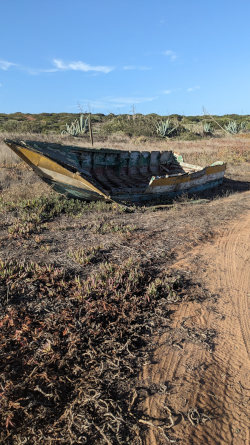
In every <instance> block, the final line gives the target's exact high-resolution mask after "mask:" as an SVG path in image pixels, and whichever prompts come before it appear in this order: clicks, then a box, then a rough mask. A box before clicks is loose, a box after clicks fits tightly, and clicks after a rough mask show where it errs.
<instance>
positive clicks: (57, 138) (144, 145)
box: [0, 133, 250, 165]
mask: <svg viewBox="0 0 250 445" xmlns="http://www.w3.org/2000/svg"><path fill="white" fill-rule="evenodd" d="M246 136H248V135H247V134H242V135H237V136H230V137H223V138H208V139H200V140H198V141H181V140H170V139H149V138H142V137H139V138H129V137H128V136H125V135H119V134H118V135H111V136H109V137H107V138H105V139H101V138H99V139H98V140H97V139H96V140H95V143H94V146H95V147H97V148H102V147H105V148H115V149H119V150H140V151H151V150H172V151H174V152H177V153H180V154H182V155H183V156H184V157H185V160H187V162H198V164H201V165H203V164H207V163H210V162H214V161H215V160H217V159H221V160H223V161H232V162H234V161H236V162H237V161H239V162H241V161H246V160H249V153H250V140H249V138H248V137H246ZM4 138H10V139H11V138H13V139H15V138H20V139H24V140H29V139H30V140H40V141H50V142H55V143H62V144H68V145H75V146H79V147H88V148H89V147H91V144H90V141H89V140H88V138H84V139H83V138H74V137H71V136H67V135H66V136H65V135H58V134H48V135H44V134H41V135H34V134H29V133H26V134H11V133H1V135H0V165H9V164H11V165H13V163H15V162H16V161H18V157H17V156H16V155H15V154H14V153H12V152H11V150H10V149H9V148H8V147H7V146H6V144H5V143H4Z"/></svg>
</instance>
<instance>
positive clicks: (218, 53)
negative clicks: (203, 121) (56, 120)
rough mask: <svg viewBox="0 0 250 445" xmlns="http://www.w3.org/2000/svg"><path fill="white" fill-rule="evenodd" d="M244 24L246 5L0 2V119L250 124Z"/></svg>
mask: <svg viewBox="0 0 250 445" xmlns="http://www.w3.org/2000/svg"><path fill="white" fill-rule="evenodd" d="M249 22H250V1H249V0H238V2H235V1H232V0H210V1H209V2H207V1H204V0H171V1H169V0H165V1H164V0H154V1H152V0H151V1H148V0H144V1H142V0H133V1H132V0H127V1H126V0H124V1H120V2H119V1H117V0H116V1H114V0H105V1H104V0H102V1H101V0H91V1H89V0H88V1H85V0H71V2H70V1H68V0H67V1H66V0H42V1H38V0H0V25H1V26H0V112H2V113H13V112H17V111H21V112H25V113H40V112H72V113H74V112H79V108H81V109H82V110H83V111H90V112H93V113H95V112H100V113H105V114H106V113H110V112H113V113H128V112H132V110H134V111H135V112H137V113H158V114H164V115H166V114H172V113H178V114H186V115H191V114H193V115H195V114H202V112H203V111H202V110H203V107H205V109H206V110H207V111H208V112H209V113H211V114H226V113H239V114H250V27H249Z"/></svg>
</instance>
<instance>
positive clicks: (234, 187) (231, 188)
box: [136, 178, 250, 207]
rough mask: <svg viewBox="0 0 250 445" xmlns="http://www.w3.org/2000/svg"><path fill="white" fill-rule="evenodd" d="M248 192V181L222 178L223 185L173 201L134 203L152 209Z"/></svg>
mask: <svg viewBox="0 0 250 445" xmlns="http://www.w3.org/2000/svg"><path fill="white" fill-rule="evenodd" d="M249 190H250V181H239V180H233V179H229V178H224V180H223V184H222V185H220V186H218V187H214V188H212V189H208V190H204V191H203V192H196V193H195V194H189V193H183V194H182V195H179V196H178V197H176V198H173V199H166V198H164V197H157V198H156V199H154V200H153V201H148V202H143V203H141V204H140V203H136V206H137V207H140V206H143V207H154V206H158V205H159V206H161V205H170V206H172V205H173V204H174V203H176V202H182V203H184V202H186V201H187V202H188V201H189V200H190V202H191V201H192V202H195V201H197V203H198V202H199V201H201V202H202V200H204V201H206V200H207V201H212V200H213V199H218V198H223V197H226V196H228V195H231V194H234V193H242V192H246V191H249Z"/></svg>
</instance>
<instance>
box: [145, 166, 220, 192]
mask: <svg viewBox="0 0 250 445" xmlns="http://www.w3.org/2000/svg"><path fill="white" fill-rule="evenodd" d="M225 169H226V166H225V164H224V165H214V166H209V167H206V168H205V169H204V170H200V171H199V173H200V174H201V176H204V177H208V176H209V175H211V174H214V173H220V172H223V171H225ZM196 178H197V176H196V173H194V174H193V175H192V174H188V173H186V174H184V175H179V176H166V177H161V178H154V179H153V181H152V182H151V184H150V187H159V186H164V185H178V184H184V183H186V182H190V181H193V180H195V179H196ZM208 180H209V179H208Z"/></svg>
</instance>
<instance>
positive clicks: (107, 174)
mask: <svg viewBox="0 0 250 445" xmlns="http://www.w3.org/2000/svg"><path fill="white" fill-rule="evenodd" d="M5 142H6V144H7V145H8V146H9V147H10V148H11V149H12V150H13V151H14V152H15V153H16V154H17V155H18V156H20V158H22V159H23V160H24V161H25V162H27V164H29V165H30V166H31V167H32V168H33V170H34V171H35V172H36V173H37V174H38V175H39V176H40V177H41V178H42V179H43V180H44V181H46V182H47V183H48V184H50V185H51V186H52V187H53V188H54V189H55V190H56V191H58V192H59V193H63V194H65V195H67V196H69V197H73V198H80V199H84V200H87V201H90V200H97V199H112V200H114V201H132V202H140V201H146V200H153V199H155V198H158V197H166V198H173V197H175V196H177V195H179V194H181V193H196V192H201V191H203V190H206V189H209V188H212V187H216V186H218V185H220V184H221V183H222V181H223V176H224V173H225V169H226V164H224V163H223V162H220V161H218V162H215V163H213V164H211V165H209V166H208V167H205V168H202V167H199V166H196V165H191V164H187V163H185V162H183V159H182V156H180V155H177V154H174V153H173V152H172V151H151V152H149V151H123V150H113V149H106V148H105V149H104V148H101V149H94V148H91V149H90V148H82V147H74V146H66V145H60V144H55V143H50V142H40V141H21V140H9V139H6V140H5Z"/></svg>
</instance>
